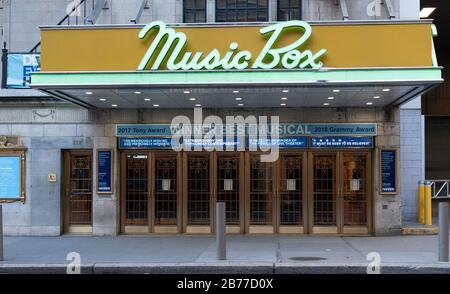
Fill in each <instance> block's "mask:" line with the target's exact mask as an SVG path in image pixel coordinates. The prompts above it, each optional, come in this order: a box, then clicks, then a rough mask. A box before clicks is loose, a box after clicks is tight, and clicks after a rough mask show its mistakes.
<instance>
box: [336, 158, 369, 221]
mask: <svg viewBox="0 0 450 294" xmlns="http://www.w3.org/2000/svg"><path fill="white" fill-rule="evenodd" d="M366 183H367V156H366V155H365V154H360V155H353V154H344V156H343V186H342V193H343V202H344V203H343V213H344V226H366V225H367V202H368V201H367V198H368V197H367V185H366Z"/></svg>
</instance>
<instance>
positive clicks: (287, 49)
mask: <svg viewBox="0 0 450 294" xmlns="http://www.w3.org/2000/svg"><path fill="white" fill-rule="evenodd" d="M286 30H290V31H291V30H296V31H298V32H300V33H302V34H301V36H300V37H299V38H297V39H296V40H295V41H293V42H291V43H290V44H289V45H287V46H284V47H281V48H276V46H275V44H276V43H277V41H279V39H280V38H281V36H282V35H283V32H285V31H286ZM156 31H157V34H156V36H155V37H154V39H153V41H152V43H151V44H150V46H149V48H148V50H147V52H146V53H145V55H144V57H143V58H142V60H141V62H140V64H139V66H138V68H137V69H138V70H146V69H149V70H158V69H161V67H162V65H163V62H165V67H166V68H167V69H168V70H203V69H206V70H213V69H224V70H243V69H249V68H250V69H274V68H277V67H282V68H285V69H294V68H299V69H304V68H312V69H318V68H321V67H322V66H323V62H322V61H320V59H321V58H322V57H323V56H324V55H325V53H326V52H327V50H326V49H320V50H319V51H317V52H312V51H311V50H302V51H300V50H299V48H300V47H301V46H302V45H304V44H305V43H306V42H307V41H308V40H309V38H310V37H311V34H312V28H311V26H310V25H309V24H308V23H306V22H304V21H297V20H293V21H287V22H282V23H277V24H273V25H270V26H267V27H264V28H261V29H260V34H261V35H262V36H265V35H270V37H269V38H268V39H267V41H266V43H265V45H264V47H263V48H262V50H261V52H260V53H259V54H258V55H257V56H256V58H255V59H253V58H254V56H252V53H251V52H250V51H248V50H242V51H241V50H238V47H239V44H238V43H237V42H231V43H230V45H229V50H228V51H227V52H226V53H225V55H223V56H222V55H221V53H220V52H219V50H218V49H213V50H211V51H210V52H208V53H205V52H203V51H198V52H189V51H184V48H185V47H186V44H187V37H186V34H185V33H182V32H177V31H175V29H173V28H168V27H167V26H166V24H165V23H164V22H162V21H154V22H152V23H150V24H148V25H146V26H145V27H144V28H143V29H142V30H141V31H140V32H139V38H140V39H143V40H145V39H146V38H148V37H149V36H150V35H151V34H152V33H153V32H156ZM158 49H159V50H158Z"/></svg>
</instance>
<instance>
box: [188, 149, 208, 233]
mask: <svg viewBox="0 0 450 294" xmlns="http://www.w3.org/2000/svg"><path fill="white" fill-rule="evenodd" d="M187 177H188V178H187V189H188V190H187V214H188V215H187V224H188V225H209V224H210V200H211V191H210V162H209V155H207V156H202V155H189V156H188V161H187Z"/></svg>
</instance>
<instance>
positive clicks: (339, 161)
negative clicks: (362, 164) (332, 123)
mask: <svg viewBox="0 0 450 294" xmlns="http://www.w3.org/2000/svg"><path fill="white" fill-rule="evenodd" d="M344 154H354V155H364V156H365V157H366V175H367V179H366V185H367V186H366V187H367V189H366V197H367V202H366V204H367V205H366V213H367V231H366V232H363V230H357V231H356V232H355V233H357V234H370V233H372V231H373V213H372V208H373V191H372V190H373V177H372V167H373V165H372V162H373V159H372V156H371V155H373V152H371V151H370V150H367V149H361V150H355V149H344V150H335V149H331V150H328V149H327V150H314V151H309V152H308V178H307V181H308V183H307V186H308V187H307V190H308V196H307V198H308V226H307V228H308V233H309V234H311V233H313V229H314V185H313V180H314V155H334V156H335V157H336V176H335V177H336V192H335V193H336V228H335V229H336V232H332V230H329V229H330V228H334V226H330V227H328V226H324V228H326V229H325V230H324V233H326V234H344V199H343V197H344V196H343V181H344V179H343V172H342V169H343V164H344ZM317 228H320V226H318V227H317ZM319 230H320V229H319ZM333 231H334V229H333ZM348 234H352V233H351V232H349V233H348Z"/></svg>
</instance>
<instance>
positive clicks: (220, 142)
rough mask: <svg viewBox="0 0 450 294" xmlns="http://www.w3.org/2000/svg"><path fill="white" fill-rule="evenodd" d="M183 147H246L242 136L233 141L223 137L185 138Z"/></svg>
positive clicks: (188, 148) (234, 148) (221, 148)
mask: <svg viewBox="0 0 450 294" xmlns="http://www.w3.org/2000/svg"><path fill="white" fill-rule="evenodd" d="M183 145H184V146H183V147H184V149H185V150H193V149H194V148H195V147H202V148H205V147H206V148H215V149H217V150H227V149H230V148H231V149H233V150H238V149H242V148H244V146H243V140H242V138H239V137H235V138H234V140H232V141H227V138H226V137H225V138H223V139H205V138H192V139H190V138H183Z"/></svg>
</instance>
